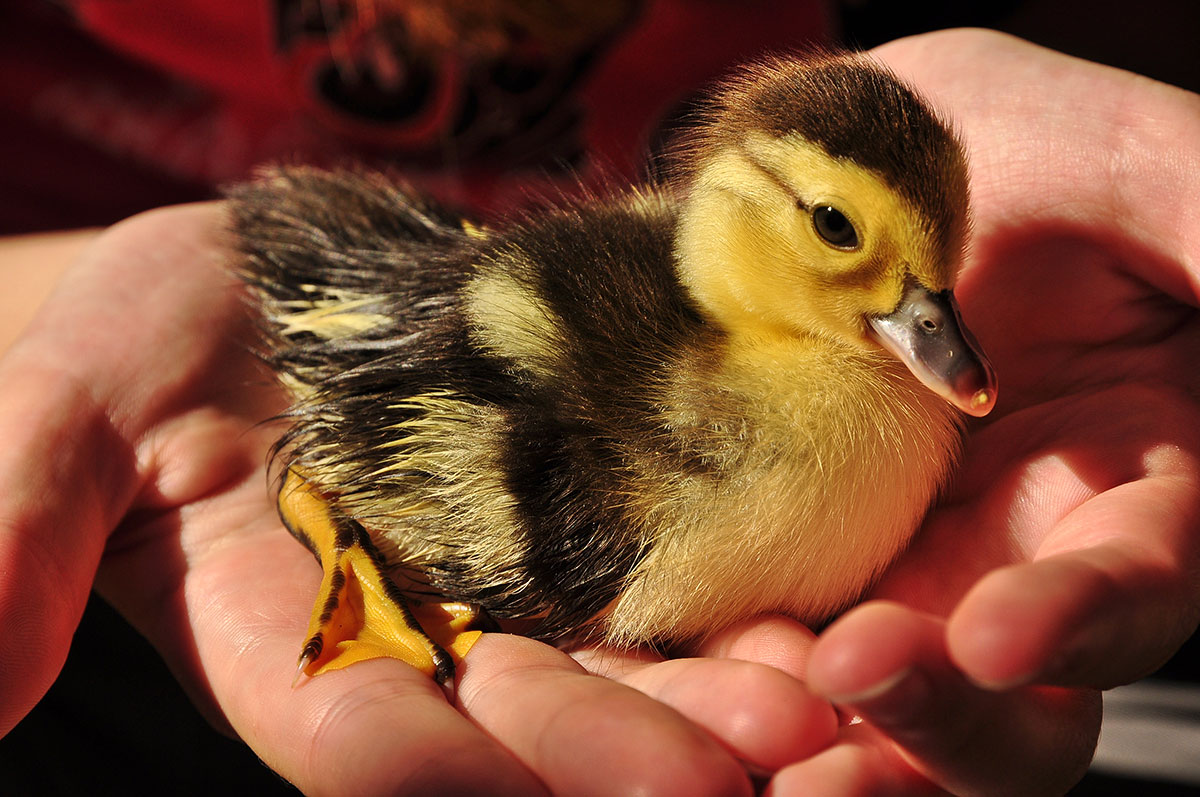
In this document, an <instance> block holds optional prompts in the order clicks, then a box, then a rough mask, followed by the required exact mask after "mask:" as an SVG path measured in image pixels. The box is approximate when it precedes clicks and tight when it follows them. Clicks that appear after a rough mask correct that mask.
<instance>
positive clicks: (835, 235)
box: [812, 205, 858, 249]
mask: <svg viewBox="0 0 1200 797" xmlns="http://www.w3.org/2000/svg"><path fill="white" fill-rule="evenodd" d="M812 220H813V229H815V230H816V231H817V235H819V236H821V238H822V239H823V240H824V241H825V243H827V244H829V245H830V246H836V247H837V248H838V249H857V248H858V233H857V232H855V230H854V225H853V224H851V223H850V219H848V218H846V214H844V213H842V212H841V211H840V210H838V209H837V208H835V207H833V206H832V205H821V206H819V207H817V208H814V209H813V212H812Z"/></svg>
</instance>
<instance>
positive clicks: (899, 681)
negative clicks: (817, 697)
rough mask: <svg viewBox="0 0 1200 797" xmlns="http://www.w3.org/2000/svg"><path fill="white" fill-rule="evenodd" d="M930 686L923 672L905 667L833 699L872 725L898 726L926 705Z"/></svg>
mask: <svg viewBox="0 0 1200 797" xmlns="http://www.w3.org/2000/svg"><path fill="white" fill-rule="evenodd" d="M932 694H933V687H932V685H931V683H930V681H929V678H928V677H927V676H926V675H925V673H923V672H921V671H920V670H916V669H913V668H906V669H903V670H900V671H898V672H895V673H893V674H891V675H889V676H887V677H886V678H883V679H881V680H879V681H878V682H876V683H874V684H872V685H871V686H869V687H867V688H866V689H863V690H861V691H860V692H858V693H856V694H853V695H848V696H845V697H836V698H833V700H834V702H836V703H839V704H847V705H851V706H854V708H855V709H856V710H857V711H859V712H860V713H862V714H863V715H864V716H866V717H867V718H869V719H870V720H871V722H873V723H875V724H883V725H887V724H899V723H902V722H904V721H905V720H907V719H908V718H910V717H912V716H913V715H914V714H916V713H917V712H919V711H920V710H921V708H922V707H923V706H925V705H927V704H928V703H929V701H930V699H931V696H932Z"/></svg>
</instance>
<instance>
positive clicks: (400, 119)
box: [0, 0, 827, 232]
mask: <svg viewBox="0 0 1200 797" xmlns="http://www.w3.org/2000/svg"><path fill="white" fill-rule="evenodd" d="M8 5H9V6H15V7H11V8H8V9H6V10H4V11H0V23H2V24H0V75H2V76H3V77H2V78H0V140H2V141H3V143H4V145H5V146H4V149H3V151H4V152H5V159H4V164H3V168H2V170H0V231H3V232H19V231H27V230H33V229H45V228H54V227H70V226H80V225H85V224H105V223H110V222H112V221H116V220H117V219H120V218H122V217H124V216H126V215H129V214H131V213H134V212H136V211H138V210H141V209H145V208H149V207H154V206H157V205H162V204H169V203H172V202H177V201H184V200H189V199H197V198H205V197H209V196H212V195H214V194H215V193H216V191H217V188H218V187H219V186H220V185H222V184H224V183H228V182H231V181H234V180H239V179H244V178H245V177H247V176H248V175H249V174H251V173H252V171H253V168H254V166H256V165H258V164H260V163H264V162H268V161H281V160H282V161H288V162H306V163H317V164H323V165H332V164H336V163H338V162H344V161H347V160H351V159H353V160H357V161H366V162H368V163H372V164H374V165H386V166H388V167H391V168H394V169H397V170H399V171H401V172H402V173H404V174H405V175H406V176H409V177H411V178H412V179H414V180H416V181H417V182H419V183H421V184H423V185H426V186H427V187H430V188H431V189H433V190H436V191H438V192H439V193H442V194H443V195H448V196H449V198H452V199H457V200H459V201H469V202H472V203H475V204H479V205H485V206H487V205H491V206H496V205H503V204H506V203H508V202H510V201H513V200H514V198H515V197H516V196H518V195H519V194H520V193H522V192H523V191H526V190H527V189H528V187H529V185H530V184H531V183H534V182H538V181H539V180H541V179H544V178H546V177H551V178H552V177H553V176H554V175H556V174H559V175H561V174H563V173H564V171H565V167H567V166H570V167H573V168H577V169H582V170H583V171H584V172H585V173H587V172H588V171H595V170H596V165H597V164H603V166H604V170H605V171H606V172H608V173H615V174H617V175H619V176H621V177H629V176H631V175H633V174H634V173H635V171H636V164H637V163H639V162H640V160H641V159H642V156H643V154H644V153H645V152H646V151H647V149H648V147H649V138H648V137H649V136H650V135H651V133H652V131H653V130H655V128H656V127H657V126H658V124H659V123H660V122H661V120H662V119H663V118H664V115H666V114H669V113H670V112H671V110H672V109H673V108H676V107H678V104H679V103H680V102H682V100H684V99H685V98H686V97H688V96H689V95H690V94H692V93H693V92H694V91H695V90H696V89H697V88H698V87H700V86H702V85H703V84H705V83H706V82H708V81H710V80H712V79H713V78H715V77H716V76H718V75H720V74H721V73H722V72H724V71H726V70H727V69H728V68H729V67H730V66H731V65H732V64H734V63H736V62H737V61H739V60H741V59H744V58H746V57H749V56H752V55H754V54H756V53H759V52H762V51H763V50H766V49H782V48H789V47H798V46H803V45H804V44H805V43H806V42H812V41H824V40H825V39H826V35H825V34H826V30H827V24H826V21H825V20H826V17H825V14H824V13H823V12H822V8H823V6H822V4H821V3H819V2H818V1H817V0H810V2H799V3H772V2H763V1H760V2H737V3H735V2H719V1H718V0H694V1H693V2H685V0H659V1H658V2H653V3H646V4H638V3H636V2H634V0H630V2H629V9H628V12H629V13H617V14H613V15H612V18H611V19H606V20H601V23H602V24H596V25H594V26H593V27H592V28H589V29H585V30H584V31H583V32H582V33H579V31H575V35H574V36H573V37H572V38H571V39H570V43H569V44H563V40H562V39H559V38H555V37H554V36H553V34H552V32H550V33H547V32H543V35H542V37H541V38H540V39H539V38H538V37H537V36H527V37H525V38H524V39H523V40H521V41H519V42H514V43H512V46H510V47H507V48H500V49H495V48H493V49H491V50H488V49H484V50H481V49H479V48H474V49H472V48H469V47H464V48H461V49H456V48H451V47H441V48H438V47H431V46H429V45H428V43H427V42H425V41H422V40H420V39H419V38H418V37H417V36H415V35H412V34H408V33H407V32H406V29H405V28H404V26H403V25H402V24H390V23H388V22H387V21H386V20H385V21H381V19H380V16H381V15H382V12H380V14H377V15H376V16H375V18H373V19H370V18H365V17H367V16H368V15H367V14H366V13H364V12H363V9H370V8H371V7H372V4H371V3H369V2H368V3H364V2H361V1H360V2H357V3H354V2H343V3H341V4H339V3H337V2H333V1H332V0H321V2H311V1H310V0H230V1H229V2H220V0H172V2H168V3H164V2H161V0H77V2H74V3H70V4H68V5H66V6H63V5H61V4H58V3H52V2H50V0H42V2H26V3H20V4H11V3H10V4H8ZM377 5H378V6H379V7H380V8H381V9H383V8H384V7H385V6H386V2H383V1H382V0H380V2H378V3H377ZM356 9H357V10H358V11H357V13H356ZM385 10H386V9H385ZM331 15H333V16H331ZM572 179H573V178H572Z"/></svg>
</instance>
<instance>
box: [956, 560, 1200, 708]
mask: <svg viewBox="0 0 1200 797" xmlns="http://www.w3.org/2000/svg"><path fill="white" fill-rule="evenodd" d="M1186 588H1187V584H1186V578H1185V577H1184V574H1181V573H1180V572H1179V570H1178V569H1177V568H1175V567H1174V566H1172V565H1170V564H1165V563H1164V562H1163V561H1162V560H1160V559H1157V558H1155V557H1152V556H1150V557H1147V556H1146V551H1145V550H1144V549H1141V548H1139V547H1138V544H1137V542H1136V541H1129V543H1126V542H1125V541H1114V542H1112V543H1109V544H1106V545H1102V546H1097V547H1095V548H1089V549H1085V550H1081V551H1077V552H1073V553H1069V554H1061V555H1058V556H1055V557H1051V558H1049V559H1044V560H1041V561H1038V562H1034V563H1031V564H1024V565H1016V566H1013V567H1008V568H1004V569H1002V570H998V571H995V572H994V573H991V574H990V575H988V576H987V577H985V578H984V579H983V580H982V581H981V582H980V583H979V584H978V585H977V586H976V587H975V588H974V589H973V590H972V591H971V592H970V593H969V594H968V595H967V597H966V598H965V599H964V600H963V602H962V603H961V604H960V606H959V608H958V609H957V610H956V611H955V612H954V614H953V615H952V616H951V618H950V622H949V627H948V629H947V644H948V646H949V652H950V655H951V657H952V658H953V660H954V661H955V663H956V664H957V665H958V666H959V667H961V668H962V671H963V672H965V673H967V674H968V675H969V676H970V677H971V678H972V679H973V680H974V681H975V682H977V683H979V684H981V685H984V686H986V687H988V688H991V689H1006V688H1010V687H1013V686H1017V685H1023V684H1030V683H1041V684H1057V685H1061V686H1091V687H1094V688H1101V689H1106V688H1110V687H1113V686H1117V685H1119V684H1123V683H1129V682H1130V681H1133V680H1136V679H1137V678H1140V677H1142V676H1144V675H1146V674H1148V673H1150V672H1152V671H1154V670H1155V669H1157V668H1158V667H1160V666H1161V665H1162V664H1163V663H1164V662H1165V661H1166V660H1167V659H1168V658H1170V656H1171V654H1172V653H1173V652H1174V651H1175V650H1177V649H1178V648H1179V646H1180V645H1181V644H1182V643H1183V642H1184V641H1185V640H1186V639H1187V638H1188V637H1189V636H1190V635H1191V634H1192V633H1193V632H1194V631H1195V628H1196V617H1197V607H1196V605H1195V596H1188V595H1187V594H1186Z"/></svg>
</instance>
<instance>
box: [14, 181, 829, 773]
mask: <svg viewBox="0 0 1200 797" xmlns="http://www.w3.org/2000/svg"><path fill="white" fill-rule="evenodd" d="M225 223H226V222H225V219H224V214H223V210H222V208H221V207H220V206H219V205H197V206H187V207H179V208H170V209H164V210H159V211H154V212H151V213H148V214H143V215H142V216H138V217H135V218H134V219H131V220H129V221H127V222H124V223H122V224H120V225H117V226H116V227H114V228H112V229H110V230H109V231H107V232H105V233H104V234H103V235H100V236H99V237H97V238H95V239H94V240H93V241H92V242H91V243H90V245H88V246H87V248H86V249H85V250H84V251H83V253H82V254H81V255H80V256H79V257H78V260H77V261H76V262H75V263H74V265H73V266H72V267H71V268H70V270H69V271H67V272H66V274H65V276H64V277H63V279H62V280H61V281H60V283H59V286H58V288H57V290H56V292H55V293H54V294H52V295H51V296H50V298H49V299H48V300H47V301H46V302H45V304H44V306H43V308H42V311H41V312H40V314H39V315H38V316H37V317H36V319H35V320H34V321H33V323H32V325H31V326H30V327H29V328H28V329H27V330H26V331H25V333H24V334H23V335H22V336H21V337H20V338H19V339H18V340H17V342H16V343H15V344H14V345H13V346H12V347H11V348H10V349H9V351H8V352H7V354H5V356H4V357H3V359H0V439H2V440H4V445H3V446H0V625H2V627H3V628H4V633H3V634H0V732H4V731H7V730H8V729H9V728H11V727H12V726H13V725H14V724H15V723H16V722H17V721H18V720H19V719H20V718H21V717H22V716H23V715H24V713H25V712H27V711H28V710H29V709H30V708H31V707H32V705H33V704H34V703H36V701H37V700H38V699H39V698H40V697H41V695H42V694H43V693H44V692H45V690H46V689H47V688H48V687H49V685H50V684H51V682H52V681H53V680H54V677H55V675H56V674H57V672H58V670H59V668H60V667H61V665H62V662H63V660H64V658H65V656H66V652H67V648H68V646H69V644H70V640H71V635H72V632H73V630H74V628H75V626H76V624H77V623H78V621H79V617H80V615H81V613H82V610H83V606H84V603H85V601H86V598H87V595H88V593H89V590H90V589H91V588H92V586H93V583H94V584H95V586H96V588H97V589H98V590H99V591H100V592H101V594H102V595H103V596H104V597H105V598H106V599H107V600H108V601H109V602H111V603H112V604H113V605H114V606H116V607H117V609H118V610H120V611H121V612H122V613H123V614H124V615H125V616H126V617H127V618H128V619H129V620H130V621H131V622H132V623H133V624H134V625H135V626H136V627H137V628H138V629H139V630H140V631H141V632H142V633H144V634H145V635H146V636H147V637H148V638H149V639H150V641H151V642H152V643H153V644H154V645H155V646H156V647H157V649H158V650H159V652H160V653H161V654H162V656H163V657H164V659H165V660H166V661H167V662H168V664H169V665H170V666H171V668H172V670H173V672H174V673H175V674H176V676H177V677H178V678H179V680H180V682H181V683H182V684H183V685H184V688H185V689H187V690H188V691H189V693H190V695H191V697H192V699H193V700H194V701H195V703H196V704H197V705H198V706H199V707H200V709H201V710H202V711H203V712H204V713H205V714H206V715H207V716H208V717H209V719H210V720H211V721H212V722H213V723H214V724H216V725H217V726H218V727H223V728H225V729H226V730H231V731H233V732H236V733H237V734H238V735H239V736H240V737H241V738H242V739H244V740H245V741H246V742H247V743H248V744H249V745H250V746H251V747H252V748H253V749H254V750H255V751H256V752H257V753H258V755H259V756H261V757H262V758H263V759H264V761H266V762H267V763H268V764H269V765H270V766H271V767H272V768H274V769H275V770H276V771H278V772H279V773H281V774H282V775H284V776H285V777H286V778H288V779H289V780H291V781H292V782H293V783H295V784H296V785H297V786H299V787H300V788H301V789H302V790H303V791H305V792H307V793H317V794H320V793H371V794H373V793H385V792H386V793H393V792H395V793H411V794H425V793H489V794H492V793H514V794H522V795H528V794H536V793H540V792H543V791H546V790H550V791H553V792H558V793H588V792H611V791H617V792H625V791H636V790H644V791H646V792H647V793H655V794H669V793H679V794H706V793H711V794H737V793H749V791H750V788H751V782H750V779H749V776H748V775H747V768H749V769H751V770H758V771H763V772H766V771H772V770H775V769H777V768H779V767H781V766H784V765H786V764H788V763H791V762H794V761H798V760H801V759H803V758H805V757H807V756H808V755H810V754H811V753H812V752H814V751H815V750H817V749H820V748H821V747H823V746H825V745H826V744H828V743H830V742H831V741H832V740H833V737H834V733H835V727H836V725H835V720H834V713H833V709H832V708H831V706H830V705H829V704H828V702H826V701H824V700H820V699H817V698H815V697H813V696H812V695H811V694H810V693H809V692H808V691H807V690H806V689H805V688H804V687H803V686H802V685H801V684H800V683H799V682H798V681H797V680H795V679H794V678H792V677H790V676H789V675H786V674H784V673H783V672H781V671H780V670H779V669H776V668H773V667H769V666H764V665H762V664H754V663H748V662H744V661H737V660H735V659H724V660H714V661H708V662H705V661H701V660H689V661H684V662H661V661H659V662H650V661H647V662H643V663H642V666H639V667H638V668H637V672H636V674H631V675H630V678H629V680H630V683H631V685H625V684H622V683H620V682H619V681H617V680H613V679H605V678H597V677H594V676H593V675H590V674H588V673H587V671H586V670H585V669H584V668H583V667H582V666H581V664H579V663H577V662H576V661H574V660H572V659H571V658H569V657H568V656H567V655H565V654H563V653H561V652H559V651H557V650H554V649H553V648H550V647H548V646H546V645H542V644H540V643H536V642H533V641H530V640H527V639H522V638H519V637H512V636H506V635H502V634H489V635H485V637H484V638H483V640H481V641H480V642H479V643H478V644H477V645H476V647H475V649H474V650H473V651H472V653H471V655H470V656H468V657H467V660H466V661H465V662H464V664H463V666H462V667H461V669H460V674H459V678H458V683H457V691H456V695H455V698H454V700H453V701H450V702H448V701H447V698H446V695H444V694H443V692H442V691H441V689H440V688H439V687H437V686H436V685H435V684H434V683H433V682H432V681H431V680H430V679H429V678H427V677H425V676H422V675H420V674H419V673H417V672H416V671H415V670H413V669H412V668H410V667H408V666H407V665H404V664H402V663H400V662H396V661H390V660H376V661H370V662H364V663H361V664H358V665H355V666H354V667H350V668H348V669H346V670H343V671H338V672H332V673H328V674H325V675H322V676H320V677H318V678H313V679H307V680H302V681H301V683H300V684H299V685H298V686H296V687H293V686H292V679H293V675H294V673H295V668H296V657H297V655H298V653H299V646H300V644H301V642H302V640H303V637H304V633H305V623H306V621H307V617H308V613H309V610H310V606H311V601H312V597H313V595H314V594H316V591H317V586H318V583H319V578H320V569H319V567H318V566H317V563H316V562H315V561H313V559H312V557H311V555H310V554H309V553H308V552H307V551H306V550H305V549H304V548H303V546H300V545H298V544H297V543H296V542H295V541H294V540H293V539H292V538H291V537H290V536H289V535H288V534H287V533H286V531H284V530H283V527H282V525H281V524H280V522H279V520H278V517H277V515H276V511H275V507H274V505H273V501H272V500H271V495H270V489H269V479H268V476H267V472H266V470H267V467H266V466H267V457H268V450H269V447H270V445H271V443H272V442H273V440H274V439H275V438H276V437H277V436H278V435H279V433H280V429H279V428H278V427H277V426H274V425H272V424H269V423H264V419H268V418H271V417H272V416H273V415H275V414H276V413H278V412H279V411H280V410H281V409H282V408H283V406H284V404H283V398H282V396H281V395H280V394H279V393H278V392H276V389H275V388H274V387H272V384H271V378H270V376H269V374H268V373H267V372H266V371H265V370H263V369H262V368H260V367H259V363H258V361H257V360H256V358H255V357H253V356H252V355H251V354H250V352H249V350H248V346H249V345H250V341H252V340H253V339H254V330H253V329H252V328H251V324H250V322H249V321H248V318H249V316H250V314H249V313H248V312H247V310H246V308H245V307H244V306H243V296H242V293H241V290H240V289H239V287H238V286H237V285H236V284H235V280H233V279H232V278H230V277H229V275H228V273H227V266H228V264H227V263H226V262H223V259H224V257H225V256H224V255H223V254H222V253H223V252H226V251H228V247H227V246H226V245H225V244H226V243H227V242H226V241H224V240H222V239H223V236H224V234H225V233H223V228H224V226H225ZM801 641H802V642H804V643H808V642H810V641H811V638H807V639H802V640H801ZM593 653H594V654H595V655H597V656H600V657H602V658H604V657H608V658H607V660H608V661H609V662H610V663H611V662H613V661H615V660H616V659H617V658H618V654H616V653H615V652H611V651H608V652H606V651H594V652H593ZM111 655H113V656H115V657H118V658H119V657H120V656H121V651H119V650H114V651H112V653H111ZM635 687H636V688H635ZM114 699H121V696H119V695H114Z"/></svg>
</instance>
